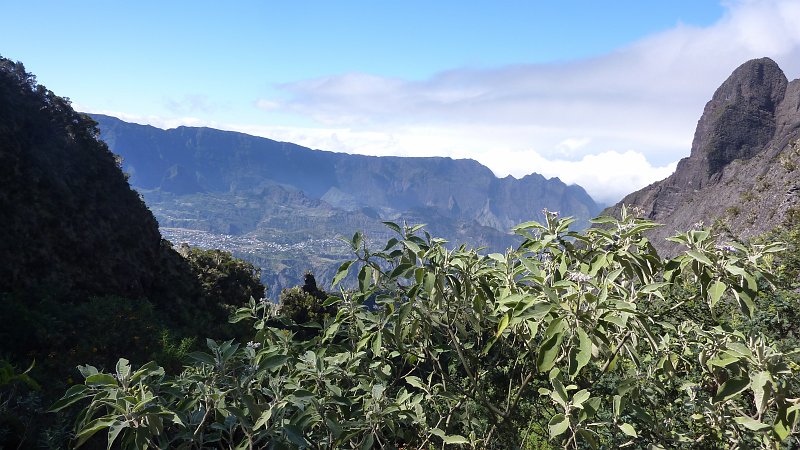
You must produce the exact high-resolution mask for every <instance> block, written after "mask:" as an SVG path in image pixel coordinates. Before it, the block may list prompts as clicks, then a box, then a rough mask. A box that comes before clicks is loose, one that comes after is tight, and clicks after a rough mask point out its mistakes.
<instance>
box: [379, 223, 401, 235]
mask: <svg viewBox="0 0 800 450" xmlns="http://www.w3.org/2000/svg"><path fill="white" fill-rule="evenodd" d="M383 224H384V225H386V226H387V227H389V228H390V229H391V230H392V231H394V232H395V233H397V234H400V235H402V234H403V230H402V229H401V228H400V225H398V224H396V223H394V222H383Z"/></svg>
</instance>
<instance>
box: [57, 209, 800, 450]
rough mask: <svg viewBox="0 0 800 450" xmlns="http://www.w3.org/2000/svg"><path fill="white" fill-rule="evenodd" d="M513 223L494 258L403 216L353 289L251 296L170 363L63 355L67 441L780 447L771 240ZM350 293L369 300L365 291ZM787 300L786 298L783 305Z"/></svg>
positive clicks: (790, 393)
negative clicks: (283, 314) (229, 335)
mask: <svg viewBox="0 0 800 450" xmlns="http://www.w3.org/2000/svg"><path fill="white" fill-rule="evenodd" d="M545 216H546V223H544V224H539V223H535V222H529V223H525V224H522V225H520V226H518V227H517V228H516V232H517V233H518V234H520V235H521V236H522V237H523V238H524V242H523V243H522V245H521V246H520V247H519V248H518V249H516V250H509V251H508V252H506V253H505V254H489V255H482V254H480V253H479V252H476V251H474V250H470V249H467V248H465V247H461V248H458V249H455V250H448V249H447V248H446V247H445V246H444V242H443V241H442V240H440V239H436V238H431V237H430V236H429V235H427V234H425V236H424V237H420V236H418V235H417V234H416V233H417V232H419V227H413V228H409V227H400V226H398V225H396V224H391V223H390V224H388V226H389V227H390V228H392V229H394V230H395V231H396V232H397V236H396V237H395V238H393V239H391V240H390V241H389V242H388V243H387V245H386V247H385V248H384V249H383V250H382V251H377V252H373V251H370V250H368V249H367V248H366V246H365V244H364V241H363V239H362V237H361V235H360V234H356V235H355V236H354V237H353V239H352V241H351V245H352V248H353V250H354V252H355V255H356V259H355V260H353V261H351V262H348V263H345V264H344V265H343V266H342V267H341V269H340V273H339V275H338V276H337V281H338V280H341V279H342V278H344V277H345V276H346V274H347V273H348V272H350V271H355V272H356V273H357V275H358V276H357V278H358V288H357V289H356V290H354V291H352V292H342V297H341V298H338V297H331V298H329V299H328V300H327V301H326V306H328V305H331V304H336V306H337V308H338V309H337V312H336V314H335V316H332V317H329V318H328V319H327V320H325V322H324V323H322V324H320V327H321V330H320V332H319V333H318V334H314V335H313V336H311V337H302V336H299V335H298V334H296V333H293V332H291V331H289V330H287V329H283V328H280V327H276V326H272V325H273V324H274V323H275V321H274V316H275V314H276V313H275V308H274V307H273V306H272V305H270V304H267V303H265V302H256V301H251V302H250V305H249V307H247V308H242V309H240V310H239V311H238V312H237V314H236V316H235V317H234V320H235V321H241V320H246V319H250V320H253V321H254V327H255V333H254V335H253V337H252V339H251V340H250V341H249V342H247V343H246V344H244V343H237V342H234V341H225V342H217V341H214V340H208V341H207V347H208V350H207V351H206V352H195V353H192V354H191V355H190V357H191V360H192V363H191V365H189V366H187V367H185V369H184V371H183V372H182V373H180V374H179V375H172V376H170V375H166V374H165V371H164V370H163V369H161V368H160V367H158V366H157V364H156V363H148V364H145V365H144V366H141V367H139V368H132V367H131V366H130V364H129V363H128V361H127V360H124V359H120V360H119V362H118V363H117V366H116V369H115V371H112V372H111V373H108V372H105V371H100V370H98V369H96V368H94V367H91V366H82V367H81V368H80V370H81V372H82V374H83V376H84V382H83V383H81V384H76V385H75V386H73V387H72V388H70V389H69V390H68V391H67V393H66V394H65V395H64V397H63V398H62V399H61V400H60V401H59V402H57V403H56V404H55V405H54V406H53V410H55V411H60V410H62V409H64V408H67V407H69V406H70V405H73V404H76V403H78V404H80V405H81V408H82V410H81V413H80V414H79V416H78V420H77V423H76V435H75V442H74V443H75V444H76V445H81V444H83V443H84V442H86V441H87V440H88V439H90V438H91V437H92V436H93V435H95V434H96V433H98V432H100V431H104V432H107V440H108V444H109V447H110V446H111V443H121V444H122V447H123V448H145V447H157V448H167V447H169V448H173V447H178V448H208V447H220V448H275V449H279V448H320V449H321V448H362V449H367V448H420V449H422V448H433V447H437V448H438V447H441V446H445V445H456V446H464V447H470V448H516V447H520V448H548V447H550V446H552V447H566V448H586V447H590V448H600V447H602V448H612V447H616V446H628V447H632V448H674V447H685V448H726V447H731V448H733V447H739V448H753V447H761V448H780V447H781V446H782V445H783V446H796V445H798V443H800V441H798V431H797V427H798V410H800V399H799V398H798V397H800V386H798V383H799V381H798V380H797V377H796V372H797V369H798V364H797V363H798V361H797V351H798V350H797V348H796V347H793V348H788V347H787V346H786V345H785V344H786V342H783V341H780V340H779V338H780V336H776V335H775V334H774V333H770V332H769V331H768V330H765V329H764V325H765V323H764V320H765V316H764V315H761V313H760V312H759V310H758V306H760V305H764V304H769V297H770V296H775V295H776V294H775V292H777V291H772V290H771V288H770V284H771V283H772V282H773V277H772V276H771V275H770V270H769V269H770V268H771V264H773V262H774V257H773V256H774V254H775V253H776V252H779V251H780V247H779V246H778V245H775V244H752V245H748V246H745V245H741V244H738V243H733V244H726V245H720V243H719V242H717V239H716V236H714V235H713V234H712V233H710V232H709V231H707V230H692V231H689V232H687V233H684V234H681V235H678V236H675V237H673V238H672V239H673V240H674V241H676V242H679V243H681V244H682V245H683V246H685V249H686V251H685V252H684V253H683V254H682V255H681V256H678V257H676V258H673V259H668V260H663V259H661V258H659V257H658V255H657V254H656V253H655V251H654V250H653V248H652V246H651V244H650V243H649V242H648V240H647V239H646V238H644V237H643V235H642V233H643V232H644V231H646V230H648V229H650V228H652V227H654V226H655V225H654V224H652V223H650V222H647V221H645V220H642V219H639V218H636V217H635V216H634V215H630V214H627V212H625V211H623V216H622V218H621V220H614V219H611V218H601V219H598V220H597V221H596V222H597V224H598V225H601V227H600V228H593V229H589V230H587V231H586V232H585V233H574V232H567V229H568V225H569V223H570V222H571V219H560V218H558V217H557V214H555V213H546V214H545ZM367 305H370V306H367ZM796 306H797V305H796V304H795V305H794V308H795V310H796Z"/></svg>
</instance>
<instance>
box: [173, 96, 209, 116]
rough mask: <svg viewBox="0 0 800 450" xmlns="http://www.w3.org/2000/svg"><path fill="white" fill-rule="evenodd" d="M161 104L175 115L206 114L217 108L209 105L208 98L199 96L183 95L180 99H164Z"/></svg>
mask: <svg viewBox="0 0 800 450" xmlns="http://www.w3.org/2000/svg"><path fill="white" fill-rule="evenodd" d="M163 104H164V108H166V109H167V110H168V111H171V112H173V113H175V114H198V113H208V112H211V111H213V110H215V109H218V106H215V105H212V104H211V101H210V100H209V98H208V96H206V95H200V94H195V95H185V96H183V98H180V99H174V98H169V97H165V98H164V100H163Z"/></svg>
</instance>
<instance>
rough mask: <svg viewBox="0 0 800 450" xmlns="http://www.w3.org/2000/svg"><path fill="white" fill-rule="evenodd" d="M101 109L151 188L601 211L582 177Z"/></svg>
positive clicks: (380, 206)
mask: <svg viewBox="0 0 800 450" xmlns="http://www.w3.org/2000/svg"><path fill="white" fill-rule="evenodd" d="M93 117H94V118H95V119H96V120H97V121H98V122H99V124H100V130H101V132H102V134H101V136H102V138H103V140H105V141H106V142H107V143H108V145H109V146H110V147H111V149H112V150H113V151H114V152H115V153H118V154H120V155H122V156H123V158H124V163H123V168H124V169H125V171H126V172H128V173H130V174H131V182H132V184H133V185H134V186H136V187H137V188H140V189H142V190H159V191H161V192H169V193H173V194H178V195H189V194H197V193H224V192H245V191H253V190H258V189H261V188H263V187H264V186H267V185H273V184H280V185H282V186H286V187H288V188H290V189H297V190H299V191H302V192H303V193H304V194H305V195H306V196H308V197H310V198H314V199H321V200H323V201H325V202H326V203H328V204H329V205H330V206H333V207H335V208H340V209H344V210H350V211H352V210H356V209H359V208H372V209H374V210H375V211H378V212H379V213H380V214H381V217H383V218H387V217H391V216H393V215H396V214H397V213H402V212H405V211H409V210H413V209H419V208H426V209H433V210H435V211H436V213H437V214H438V215H440V216H442V217H446V218H450V219H454V220H476V221H477V222H478V223H479V224H480V225H483V226H489V227H494V228H497V229H498V230H499V231H501V232H507V231H508V230H509V229H510V228H511V227H512V226H514V225H516V224H517V223H519V222H522V221H526V220H531V219H532V218H535V216H536V215H538V214H540V211H541V209H542V208H544V207H547V208H548V209H551V210H558V211H560V212H561V213H562V214H565V215H574V216H576V217H577V218H578V219H579V220H582V221H584V223H585V221H586V220H587V219H589V218H591V217H592V216H593V215H594V214H596V213H597V212H598V211H599V208H598V207H597V205H596V204H595V203H594V201H593V200H592V199H591V197H589V195H588V194H586V192H585V191H584V190H583V189H582V188H580V187H578V186H567V185H566V184H564V183H563V182H561V181H560V180H558V179H545V178H544V177H542V176H541V175H537V174H533V175H529V176H527V177H525V178H523V179H520V180H517V179H514V178H511V177H508V178H503V179H499V178H497V177H495V176H494V174H493V173H492V172H491V171H490V170H489V169H488V168H486V167H485V166H483V165H481V164H479V163H478V162H476V161H472V160H453V159H450V158H437V157H431V158H401V157H374V156H363V155H349V154H344V153H333V152H327V151H321V150H311V149H308V148H305V147H301V146H298V145H295V144H291V143H286V142H276V141H273V140H270V139H264V138H258V137H253V136H248V135H245V134H241V133H234V132H228V131H221V130H214V129H209V128H191V127H179V128H176V129H172V130H160V129H158V128H154V127H149V126H142V125H136V124H130V123H125V122H123V121H121V120H119V119H116V118H113V117H108V116H102V115H95V116H93Z"/></svg>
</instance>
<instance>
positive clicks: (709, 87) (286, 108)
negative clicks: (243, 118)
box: [95, 0, 800, 204]
mask: <svg viewBox="0 0 800 450" xmlns="http://www.w3.org/2000/svg"><path fill="white" fill-rule="evenodd" d="M725 6H726V8H727V9H726V13H725V14H724V15H723V17H722V18H721V19H720V20H718V21H717V22H716V23H714V24H713V25H710V26H708V27H693V26H687V25H683V24H677V25H675V26H674V27H673V28H671V29H669V30H667V31H664V32H661V33H657V34H654V35H650V36H649V37H647V38H645V39H642V40H640V41H637V42H635V43H633V44H632V45H629V46H627V47H624V48H621V49H618V50H617V51H614V52H612V53H608V54H605V55H603V56H599V57H594V58H590V59H582V60H573V61H566V62H557V63H548V64H517V65H511V66H503V67H494V68H476V67H465V68H454V69H451V70H448V71H444V72H440V73H438V74H435V75H433V76H431V77H429V78H427V79H421V80H407V79H401V78H390V77H383V76H376V75H372V74H367V73H343V74H334V75H330V76H326V77H321V78H315V79H309V80H301V81H296V82H290V83H284V84H281V85H279V86H278V91H279V93H280V94H281V95H279V96H276V98H266V97H265V98H254V100H253V103H252V106H253V108H258V109H260V110H262V111H263V114H264V117H265V120H264V122H265V123H269V117H270V115H271V114H277V113H280V114H283V115H285V116H292V117H299V118H302V119H303V121H304V123H303V124H302V125H285V126H269V125H258V124H246V123H210V122H207V121H205V122H204V121H201V120H198V119H193V118H192V117H188V116H189V115H190V114H191V111H190V108H191V107H197V108H201V107H202V108H207V107H208V106H207V105H206V104H205V103H204V102H203V99H202V98H199V97H198V98H184V99H180V100H176V101H173V102H172V106H173V107H174V109H175V110H176V111H179V112H180V113H181V114H185V115H186V116H184V117H179V118H172V119H168V118H159V117H146V118H143V117H138V118H136V117H132V116H130V115H128V117H124V115H122V116H120V115H119V114H113V113H110V114H112V115H117V116H118V117H120V118H122V119H124V120H130V121H134V122H139V123H148V124H152V125H156V126H161V127H165V128H169V127H174V126H177V125H192V126H212V127H215V128H222V129H229V130H235V131H241V132H246V133H249V134H254V135H258V136H264V137H269V138H271V139H276V140H283V141H290V142H295V143H297V144H300V145H304V146H307V147H311V148H318V149H323V150H330V151H340V152H347V153H360V154H370V155H397V156H450V157H453V158H471V159H475V160H477V161H479V162H481V163H482V164H484V165H486V166H487V167H489V168H490V169H492V171H494V173H495V174H496V175H498V176H501V177H502V176H506V175H512V176H515V177H522V176H524V175H527V174H529V173H532V172H537V173H540V174H542V175H545V176H547V177H559V178H560V179H561V180H562V181H564V182H566V183H576V184H579V185H581V186H583V187H584V188H585V189H586V190H587V192H588V193H589V194H590V195H592V197H593V198H595V199H596V200H597V201H598V202H601V203H606V204H608V203H613V202H616V201H618V200H620V199H621V198H622V197H623V196H624V195H625V194H627V193H629V192H632V191H634V190H636V189H639V188H641V187H644V186H646V185H647V184H650V183H652V182H654V181H657V180H659V179H662V178H664V177H666V176H668V175H669V174H670V173H671V172H672V171H674V168H675V165H676V163H677V161H678V160H679V159H680V158H682V157H685V156H688V154H689V150H690V146H691V140H692V136H693V133H694V129H695V126H696V124H697V120H698V119H699V118H700V114H701V113H702V110H703V106H704V105H705V103H706V102H707V101H708V100H709V99H710V98H711V96H712V95H713V93H714V90H715V89H716V88H717V87H718V86H719V85H720V84H721V83H722V82H723V81H724V80H725V78H727V76H728V75H729V74H730V73H731V72H732V71H733V70H734V69H735V68H736V67H738V66H739V65H740V64H742V63H744V62H745V61H747V60H749V59H752V58H758V57H763V56H768V57H771V58H773V59H774V60H775V61H776V62H777V63H778V64H779V65H780V66H781V67H782V69H783V70H784V71H785V73H786V74H787V77H788V78H789V79H793V78H797V77H798V76H800V27H798V26H797V24H798V23H800V2H796V1H792V0H738V1H731V2H726V3H725ZM95 112H100V111H95Z"/></svg>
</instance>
